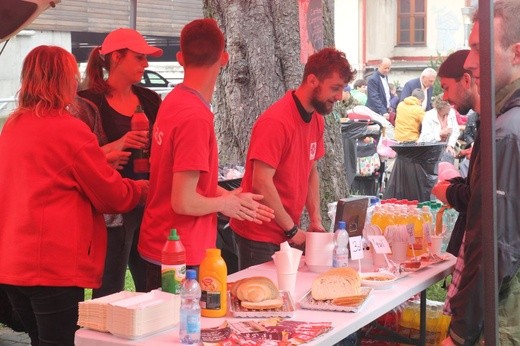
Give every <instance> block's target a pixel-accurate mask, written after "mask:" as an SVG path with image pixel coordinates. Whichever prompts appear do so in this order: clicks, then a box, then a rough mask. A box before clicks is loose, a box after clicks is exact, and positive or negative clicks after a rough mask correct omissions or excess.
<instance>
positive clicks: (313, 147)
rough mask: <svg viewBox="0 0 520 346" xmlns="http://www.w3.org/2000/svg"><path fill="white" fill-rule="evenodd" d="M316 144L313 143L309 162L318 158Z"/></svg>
mask: <svg viewBox="0 0 520 346" xmlns="http://www.w3.org/2000/svg"><path fill="white" fill-rule="evenodd" d="M316 147H317V145H316V142H313V143H311V147H310V152H311V154H310V157H309V160H314V158H315V157H316Z"/></svg>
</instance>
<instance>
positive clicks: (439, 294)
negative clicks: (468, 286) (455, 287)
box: [426, 275, 451, 302]
mask: <svg viewBox="0 0 520 346" xmlns="http://www.w3.org/2000/svg"><path fill="white" fill-rule="evenodd" d="M450 282H451V275H450V276H448V277H447V278H446V288H444V280H441V281H439V282H437V283H436V284H434V285H431V286H430V287H428V289H427V290H426V299H430V300H435V301H438V302H444V300H445V299H446V290H447V287H448V285H449V284H450Z"/></svg>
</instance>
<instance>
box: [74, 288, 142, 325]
mask: <svg viewBox="0 0 520 346" xmlns="http://www.w3.org/2000/svg"><path fill="white" fill-rule="evenodd" d="M139 294H144V293H136V292H126V291H122V292H118V293H114V294H111V295H108V296H105V297H101V298H96V299H92V300H87V301H84V302H80V303H79V315H78V325H79V326H80V327H85V328H89V329H94V330H98V331H101V332H107V331H108V328H107V308H108V304H109V303H112V302H116V301H119V300H122V299H126V298H130V297H134V296H136V295H139Z"/></svg>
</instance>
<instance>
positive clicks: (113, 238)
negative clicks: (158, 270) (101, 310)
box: [92, 207, 146, 298]
mask: <svg viewBox="0 0 520 346" xmlns="http://www.w3.org/2000/svg"><path fill="white" fill-rule="evenodd" d="M142 219H143V208H142V207H137V208H135V209H133V210H132V211H130V212H128V213H126V214H123V226H121V227H109V228H108V243H107V256H106V259H105V268H104V271H103V279H102V281H101V287H100V288H97V289H94V290H93V291H92V298H99V297H103V296H106V295H109V294H112V293H117V292H120V291H122V290H123V289H124V285H125V276H126V268H127V267H128V268H129V269H130V273H131V274H132V278H133V280H134V284H135V290H136V291H137V292H146V261H145V260H143V259H142V257H141V256H139V253H138V251H137V243H138V241H139V229H140V228H141V221H142Z"/></svg>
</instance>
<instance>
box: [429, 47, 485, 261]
mask: <svg viewBox="0 0 520 346" xmlns="http://www.w3.org/2000/svg"><path fill="white" fill-rule="evenodd" d="M468 54H469V50H467V49H466V50H459V51H457V52H455V53H453V54H451V55H450V56H448V57H447V58H446V60H445V61H444V62H443V63H442V65H441V66H440V68H439V78H440V81H441V87H442V88H443V90H444V94H443V98H444V100H446V101H448V102H449V103H451V104H452V105H453V106H454V107H455V108H456V109H457V111H458V112H459V113H461V114H466V113H467V112H468V111H470V110H471V109H475V110H476V109H479V107H480V96H479V93H478V87H477V84H476V83H475V79H474V78H473V76H472V73H471V71H470V70H466V69H464V62H465V61H466V58H467V56H468ZM470 162H471V161H470ZM470 171H471V165H470V168H469V170H468V178H466V179H464V178H454V179H451V180H449V181H445V182H440V183H438V184H437V185H436V186H434V187H433V189H432V193H433V194H434V195H436V196H437V198H439V199H440V200H441V201H443V202H444V203H447V204H449V205H450V206H451V207H452V208H454V209H455V210H457V211H458V212H459V217H458V218H457V222H456V223H455V226H454V227H453V231H452V233H451V238H450V242H449V244H448V248H447V249H446V251H447V252H449V253H451V254H453V255H454V256H457V255H458V253H459V248H460V244H461V243H462V237H463V235H464V227H465V225H466V209H467V207H468V201H469V196H470V185H469V184H470V183H469V180H470V179H469V172H470Z"/></svg>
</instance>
